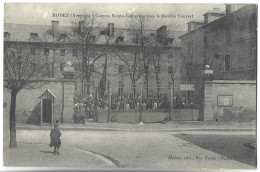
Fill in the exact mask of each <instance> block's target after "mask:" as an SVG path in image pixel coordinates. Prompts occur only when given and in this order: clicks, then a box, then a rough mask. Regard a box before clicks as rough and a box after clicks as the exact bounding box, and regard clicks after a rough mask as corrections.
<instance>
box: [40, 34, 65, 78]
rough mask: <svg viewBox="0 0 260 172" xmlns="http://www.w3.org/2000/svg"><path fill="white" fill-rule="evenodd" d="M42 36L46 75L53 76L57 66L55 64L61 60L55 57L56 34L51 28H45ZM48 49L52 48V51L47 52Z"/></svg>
mask: <svg viewBox="0 0 260 172" xmlns="http://www.w3.org/2000/svg"><path fill="white" fill-rule="evenodd" d="M42 38H43V43H44V56H45V66H46V71H47V76H48V77H49V78H54V74H55V70H56V69H57V68H58V67H57V65H56V64H57V63H60V62H61V61H60V59H58V57H57V40H58V39H59V38H58V34H55V33H53V31H52V30H47V31H46V32H45V33H44V35H43V37H42ZM49 49H51V50H52V53H50V52H49ZM55 65H56V66H55Z"/></svg>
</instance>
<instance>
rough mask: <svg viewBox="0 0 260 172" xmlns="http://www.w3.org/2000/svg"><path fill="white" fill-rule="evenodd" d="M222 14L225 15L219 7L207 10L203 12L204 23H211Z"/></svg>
mask: <svg viewBox="0 0 260 172" xmlns="http://www.w3.org/2000/svg"><path fill="white" fill-rule="evenodd" d="M223 15H225V12H223V11H220V8H214V9H213V11H208V12H207V13H205V14H204V23H205V24H208V23H211V22H213V21H215V20H217V19H218V18H220V17H222V16H223Z"/></svg>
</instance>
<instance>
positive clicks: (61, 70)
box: [60, 63, 64, 72]
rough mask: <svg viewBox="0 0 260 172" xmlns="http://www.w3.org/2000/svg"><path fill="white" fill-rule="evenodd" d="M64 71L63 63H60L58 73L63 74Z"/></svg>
mask: <svg viewBox="0 0 260 172" xmlns="http://www.w3.org/2000/svg"><path fill="white" fill-rule="evenodd" d="M63 69H64V63H60V72H63Z"/></svg>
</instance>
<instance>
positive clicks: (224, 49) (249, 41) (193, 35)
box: [180, 4, 257, 80]
mask: <svg viewBox="0 0 260 172" xmlns="http://www.w3.org/2000/svg"><path fill="white" fill-rule="evenodd" d="M256 38H257V6H256V5H243V4H239V5H236V4H228V5H226V11H225V12H224V11H220V9H218V8H215V9H214V10H213V11H209V12H207V13H206V14H204V21H190V22H189V23H188V32H187V33H186V34H184V35H182V36H180V39H181V41H182V60H183V65H182V75H184V76H185V75H186V77H188V78H189V76H192V78H193V79H194V78H196V77H197V76H200V72H201V70H203V69H204V66H205V65H210V67H211V69H213V71H214V79H222V80H255V79H256V49H257V39H256Z"/></svg>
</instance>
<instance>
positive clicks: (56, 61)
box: [4, 21, 185, 123]
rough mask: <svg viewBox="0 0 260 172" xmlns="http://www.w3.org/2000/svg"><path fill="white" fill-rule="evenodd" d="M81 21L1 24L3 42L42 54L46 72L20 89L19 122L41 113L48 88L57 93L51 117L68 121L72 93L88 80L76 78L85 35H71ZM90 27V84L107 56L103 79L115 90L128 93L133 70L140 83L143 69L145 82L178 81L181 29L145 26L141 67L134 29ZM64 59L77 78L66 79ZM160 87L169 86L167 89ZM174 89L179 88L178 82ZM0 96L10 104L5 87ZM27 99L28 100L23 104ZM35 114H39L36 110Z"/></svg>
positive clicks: (94, 83)
mask: <svg viewBox="0 0 260 172" xmlns="http://www.w3.org/2000/svg"><path fill="white" fill-rule="evenodd" d="M82 24H83V23H81V22H79V23H76V24H75V25H74V26H59V22H58V21H52V25H27V24H13V23H5V24H4V43H5V46H6V45H10V44H13V45H16V47H20V48H21V49H22V48H29V49H30V53H31V55H35V58H42V59H44V61H45V62H44V63H45V65H46V73H44V76H45V77H44V78H43V79H42V80H39V81H38V82H42V83H43V84H42V86H41V87H40V88H37V89H33V90H28V89H24V90H22V91H21V92H19V94H18V97H17V109H16V111H17V117H18V119H17V121H18V122H26V121H28V119H29V118H34V117H33V116H38V117H39V113H43V112H42V110H41V105H40V104H41V103H42V102H40V99H39V97H40V96H41V95H42V94H43V93H44V92H45V91H46V90H49V91H50V93H49V92H47V93H45V94H47V95H52V94H53V97H55V98H54V99H55V100H54V99H53V102H54V105H53V108H52V110H53V114H52V118H53V120H55V119H59V120H60V121H61V122H66V123H71V122H72V119H73V118H72V117H73V112H72V110H73V108H72V106H73V97H71V96H72V95H76V94H78V95H80V94H82V92H83V89H84V84H86V81H84V82H83V84H82V82H81V79H80V77H81V72H80V71H81V68H82V64H81V63H82V55H83V53H85V52H86V47H85V45H84V39H83V42H82V40H81V38H82V37H80V35H75V28H77V29H79V30H80V29H81V27H82ZM93 30H94V31H93V32H92V34H91V35H88V36H89V37H88V41H89V42H88V43H89V46H88V52H89V53H91V54H89V55H88V58H89V59H88V61H87V65H88V67H89V68H90V69H89V70H90V71H91V72H92V73H93V74H92V75H91V77H90V79H89V81H88V85H90V89H92V90H93V89H94V88H97V87H98V85H99V82H100V80H101V78H102V73H103V71H104V67H105V61H106V60H105V59H107V72H106V73H107V80H110V81H111V85H112V93H113V94H115V93H118V94H122V93H128V94H130V93H132V92H133V81H132V79H131V77H130V74H131V75H133V73H135V72H136V73H135V74H136V75H138V74H139V73H142V75H141V77H140V78H139V79H136V82H138V83H142V84H144V83H145V82H147V80H146V79H145V72H144V71H147V70H148V71H149V74H148V75H147V78H148V81H149V82H148V84H149V85H155V87H154V88H155V89H156V86H159V87H168V85H169V83H170V82H171V83H172V82H173V80H174V82H175V83H179V82H180V79H179V78H180V67H179V66H180V63H181V61H180V52H181V47H180V41H179V38H178V37H179V36H180V35H182V34H183V33H185V32H182V31H172V32H171V34H169V35H171V36H168V30H167V27H166V26H162V27H160V28H159V29H157V30H149V29H145V30H143V33H144V35H145V36H144V37H143V38H144V39H145V41H146V42H145V43H146V44H145V46H144V48H145V50H144V51H145V53H143V54H144V55H146V56H147V57H149V58H150V60H149V65H147V67H146V68H145V67H144V65H143V61H141V59H142V58H141V56H142V54H141V53H140V44H138V43H136V41H138V40H136V38H135V36H133V35H134V34H133V30H131V29H124V28H116V27H115V24H113V23H109V24H108V27H103V28H93ZM25 45H26V46H25ZM5 48H7V47H5ZM134 58H137V59H138V60H139V61H138V60H137V61H136V62H138V63H139V64H137V63H134V60H133V59H134ZM146 60H147V58H146ZM68 61H69V62H71V64H72V67H73V68H74V70H75V75H76V76H75V80H70V81H69V80H67V79H64V76H63V73H64V66H65V64H66V63H67V62H68ZM94 61H95V62H94ZM146 62H147V61H146ZM134 64H135V65H134ZM138 72H139V73H138ZM66 85H67V86H66ZM163 90H165V91H167V89H163ZM153 91H154V90H151V91H150V92H153ZM175 91H176V92H177V91H178V87H177V88H176V89H175ZM137 92H138V89H137ZM74 93H75V94H74ZM45 94H43V95H42V96H44V95H45ZM4 96H5V97H4V102H7V103H9V102H10V95H9V93H8V92H7V91H6V92H5V94H4ZM25 99H26V103H24V102H25ZM7 107H9V105H8V106H7ZM66 108H67V109H66ZM68 108H69V109H68ZM37 113H38V115H35V114H37ZM30 116H31V117H30ZM53 120H52V122H53ZM42 122H43V123H46V122H47V123H48V120H47V121H44V119H43V121H42ZM49 122H50V121H49Z"/></svg>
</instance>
